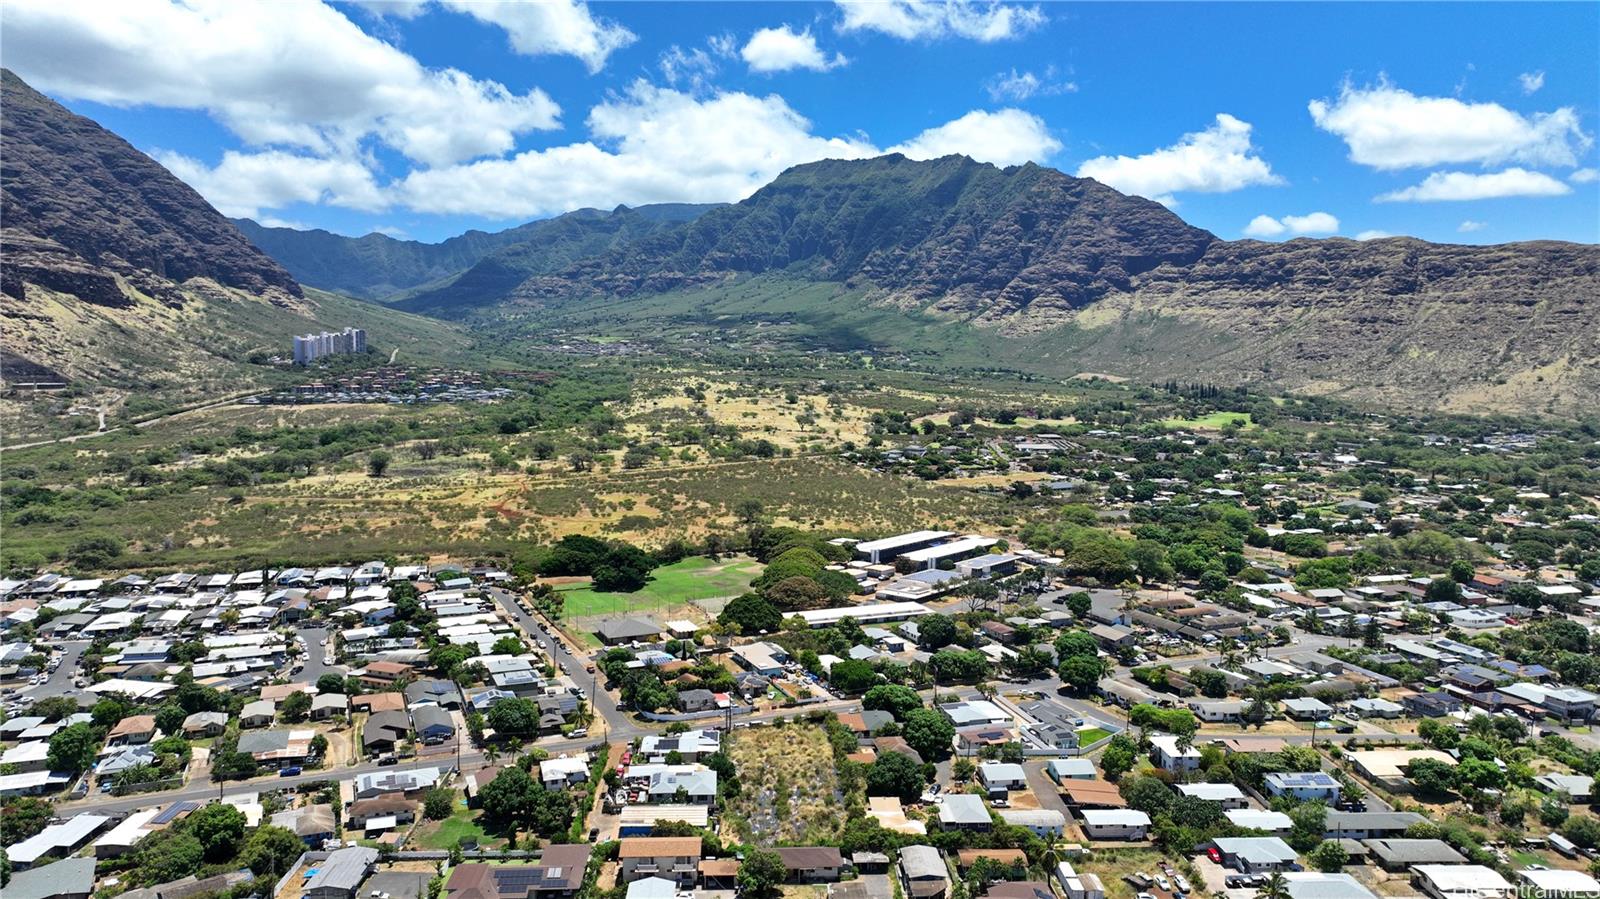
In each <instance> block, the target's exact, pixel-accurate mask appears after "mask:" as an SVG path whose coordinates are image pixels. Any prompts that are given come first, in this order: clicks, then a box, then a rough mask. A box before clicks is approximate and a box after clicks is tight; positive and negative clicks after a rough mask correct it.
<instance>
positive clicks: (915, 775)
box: [867, 752, 926, 802]
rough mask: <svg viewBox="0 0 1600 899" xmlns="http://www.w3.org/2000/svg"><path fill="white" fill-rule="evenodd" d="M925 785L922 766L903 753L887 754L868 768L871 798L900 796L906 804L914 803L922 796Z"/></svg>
mask: <svg viewBox="0 0 1600 899" xmlns="http://www.w3.org/2000/svg"><path fill="white" fill-rule="evenodd" d="M925 783H926V781H925V780H924V779H923V776H922V766H921V765H918V764H917V763H916V762H914V761H912V760H911V757H910V756H907V755H904V754H902V753H898V752H885V753H883V754H882V755H880V756H878V757H877V758H876V759H874V760H873V761H872V764H871V765H869V766H867V794H868V795H869V796H898V797H900V799H901V800H903V801H905V802H914V801H916V799H917V797H919V796H921V795H922V787H923V785H924V784H925Z"/></svg>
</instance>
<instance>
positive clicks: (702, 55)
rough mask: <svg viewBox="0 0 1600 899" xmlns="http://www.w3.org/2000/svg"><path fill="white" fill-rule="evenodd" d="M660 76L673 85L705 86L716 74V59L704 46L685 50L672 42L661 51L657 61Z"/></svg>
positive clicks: (699, 87)
mask: <svg viewBox="0 0 1600 899" xmlns="http://www.w3.org/2000/svg"><path fill="white" fill-rule="evenodd" d="M657 66H658V67H659V68H660V69H661V77H662V78H663V79H665V80H666V82H667V83H668V84H670V85H672V86H674V87H676V86H678V85H680V84H682V85H687V86H689V87H692V88H694V89H696V90H698V89H701V88H704V87H706V86H707V85H709V84H710V83H711V79H712V78H714V77H716V74H717V68H718V67H717V61H716V60H715V59H712V58H711V54H710V53H708V52H706V50H705V49H704V48H701V47H695V48H693V49H690V50H685V49H683V48H682V47H680V46H678V45H677V44H673V45H672V46H670V47H668V48H667V49H666V50H664V51H662V53H661V58H660V60H659V62H657Z"/></svg>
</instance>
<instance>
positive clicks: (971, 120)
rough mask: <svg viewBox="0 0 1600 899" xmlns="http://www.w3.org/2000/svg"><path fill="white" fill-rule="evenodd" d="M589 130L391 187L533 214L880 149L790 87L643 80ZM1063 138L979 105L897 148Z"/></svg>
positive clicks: (686, 190) (408, 200) (685, 195)
mask: <svg viewBox="0 0 1600 899" xmlns="http://www.w3.org/2000/svg"><path fill="white" fill-rule="evenodd" d="M588 127H589V131H590V135H591V140H589V141H585V142H582V143H575V144H569V145H566V146H560V147H552V148H549V149H544V150H530V151H528V152H525V153H519V154H517V155H516V156H513V157H510V158H507V159H493V160H480V161H477V162H472V163H465V164H462V165H456V166H448V167H441V168H436V169H432V170H428V171H416V172H412V173H410V174H409V175H407V176H406V177H405V178H404V179H403V180H401V181H400V182H398V183H397V184H395V185H394V186H393V192H394V195H395V199H396V202H398V203H400V204H402V205H404V206H406V207H408V208H410V209H412V210H414V211H417V212H423V213H448V214H461V215H482V216H486V217H490V218H498V219H509V218H525V217H528V216H535V215H548V214H552V213H557V212H565V211H567V210H571V209H577V208H580V207H584V206H596V207H601V208H608V207H611V206H615V205H617V204H619V203H627V204H630V205H637V204H640V203H662V202H694V203H708V202H732V201H737V200H741V199H743V198H745V197H747V196H749V195H750V194H751V193H754V192H755V191H756V190H757V189H758V188H760V187H762V186H763V185H765V184H766V183H767V182H769V181H771V180H772V179H773V178H775V177H777V175H778V174H779V173H780V172H782V171H783V170H784V169H786V168H789V167H790V166H794V165H799V164H800V163H805V162H814V161H816V160H818V159H857V158H862V157H868V156H877V155H879V154H881V153H883V152H884V151H883V150H880V149H879V148H878V147H877V146H875V145H874V144H872V143H871V142H870V141H869V140H868V139H867V138H866V137H865V136H864V135H856V136H850V137H833V138H829V137H822V136H819V135H816V134H813V133H812V130H811V123H810V122H809V121H807V120H806V119H805V117H804V116H801V115H800V114H799V113H797V112H795V111H794V109H793V108H791V107H790V106H789V105H788V103H786V102H785V101H784V100H783V98H782V97H779V96H777V95H768V96H765V97H757V96H752V95H750V94H746V93H719V94H716V95H714V96H711V97H700V96H695V95H694V94H692V93H689V92H685V91H679V90H673V89H670V88H665V87H659V86H656V85H651V84H648V83H646V82H644V81H637V82H635V83H634V84H633V85H632V86H630V87H629V88H628V89H627V90H626V91H625V92H624V93H622V94H620V95H616V96H613V97H611V98H610V99H608V100H607V101H605V102H604V103H602V104H600V105H598V106H596V107H594V109H592V110H591V111H590V113H589V118H588ZM1058 147H1059V144H1058V143H1057V142H1056V141H1055V140H1054V138H1052V137H1050V135H1049V133H1048V131H1046V130H1045V128H1044V124H1043V123H1042V122H1040V121H1039V120H1038V119H1036V118H1034V117H1033V116H1029V115H1027V114H1026V113H1023V112H1020V111H1018V110H1011V109H1008V110H1000V111H998V112H993V113H990V112H981V111H980V112H975V113H969V114H968V115H966V116H962V117H961V118H960V119H957V120H955V121H954V122H950V123H947V124H945V125H940V126H938V127H935V128H930V129H928V130H926V131H924V132H922V133H921V134H919V135H917V136H916V137H914V138H912V139H911V140H909V141H907V142H905V143H904V144H902V145H901V146H898V147H895V148H893V149H894V150H895V151H899V152H903V153H905V154H907V155H908V156H917V157H931V156H939V155H944V154H947V153H965V154H967V155H969V156H972V157H974V158H976V159H979V160H982V161H985V162H993V163H997V164H1001V165H1006V164H1011V163H1014V162H1020V161H1022V160H1023V159H1027V158H1030V157H1031V158H1041V157H1042V156H1044V155H1047V154H1048V153H1050V152H1053V151H1054V150H1055V149H1057V148H1058Z"/></svg>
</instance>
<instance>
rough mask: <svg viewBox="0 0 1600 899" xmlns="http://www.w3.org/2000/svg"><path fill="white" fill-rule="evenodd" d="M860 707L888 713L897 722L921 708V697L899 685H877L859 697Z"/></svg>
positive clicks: (908, 688)
mask: <svg viewBox="0 0 1600 899" xmlns="http://www.w3.org/2000/svg"><path fill="white" fill-rule="evenodd" d="M861 707H862V708H864V709H871V710H874V711H880V712H888V713H889V714H891V715H893V716H894V717H895V720H897V721H898V720H900V719H902V718H904V717H905V716H906V713H908V712H910V711H912V710H913V709H920V708H922V697H921V696H918V695H917V691H915V690H913V689H911V688H910V687H906V686H902V685H900V684H879V685H877V686H876V687H873V688H872V689H870V690H868V691H867V692H866V695H865V696H862V697H861Z"/></svg>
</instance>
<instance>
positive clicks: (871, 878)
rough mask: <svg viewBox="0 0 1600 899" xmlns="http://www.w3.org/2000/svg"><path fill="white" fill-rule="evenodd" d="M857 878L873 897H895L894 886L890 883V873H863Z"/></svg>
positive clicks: (888, 898) (882, 898) (873, 898)
mask: <svg viewBox="0 0 1600 899" xmlns="http://www.w3.org/2000/svg"><path fill="white" fill-rule="evenodd" d="M857 879H858V880H860V881H861V885H862V886H864V887H866V888H867V895H868V896H871V897H872V899H893V897H894V887H893V886H891V885H890V883H889V875H887V874H863V875H861V876H860V877H859V878H857Z"/></svg>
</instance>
